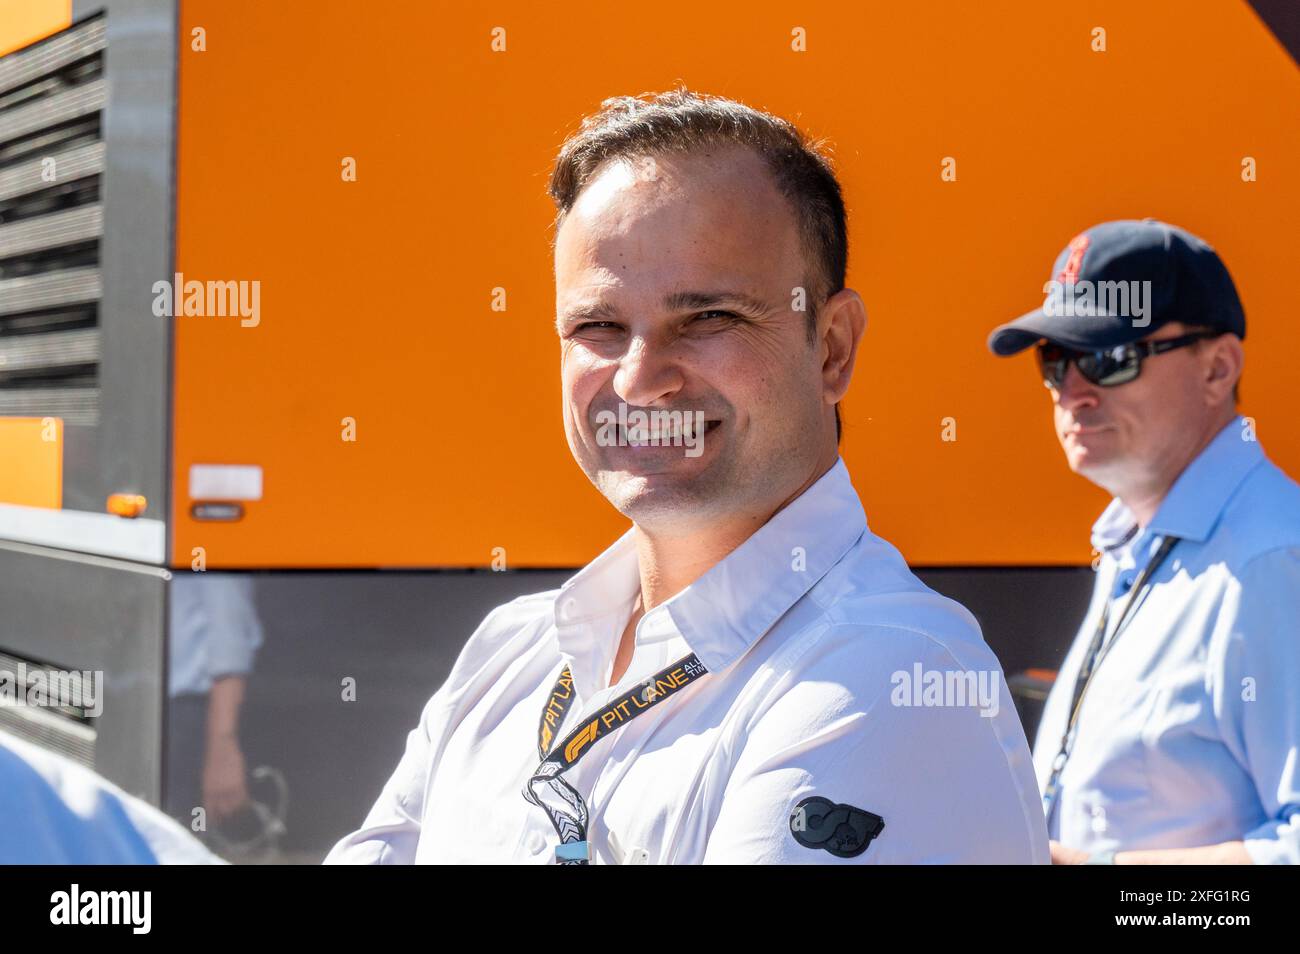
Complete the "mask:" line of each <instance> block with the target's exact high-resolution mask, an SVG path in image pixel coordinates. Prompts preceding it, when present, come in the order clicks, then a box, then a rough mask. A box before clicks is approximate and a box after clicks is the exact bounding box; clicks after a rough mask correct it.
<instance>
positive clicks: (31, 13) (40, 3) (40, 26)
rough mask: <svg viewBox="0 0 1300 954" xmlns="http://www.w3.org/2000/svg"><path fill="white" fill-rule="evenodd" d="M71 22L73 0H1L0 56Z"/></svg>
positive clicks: (33, 41)
mask: <svg viewBox="0 0 1300 954" xmlns="http://www.w3.org/2000/svg"><path fill="white" fill-rule="evenodd" d="M71 22H72V0H0V56H4V55H5V54H6V53H12V52H13V51H14V50H17V49H20V48H22V47H24V46H27V45H28V44H29V43H35V42H36V41H37V40H40V39H43V38H44V37H47V36H49V35H50V34H51V33H55V32H57V31H59V30H62V29H64V28H65V27H67V26H68V25H69V24H70V23H71Z"/></svg>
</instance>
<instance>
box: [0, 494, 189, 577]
mask: <svg viewBox="0 0 1300 954" xmlns="http://www.w3.org/2000/svg"><path fill="white" fill-rule="evenodd" d="M0 539H4V540H17V541H18V542H20V543H37V544H42V545H44V546H47V547H58V548H59V549H61V550H75V551H76V552H78V553H96V554H99V555H101V556H114V557H122V558H124V559H127V560H138V561H140V562H143V563H157V564H161V563H162V562H163V560H164V559H166V556H167V525H166V524H165V523H163V522H162V521H161V520H150V519H145V518H143V517H133V518H129V517H117V516H114V515H113V514H111V513H92V512H91V511H89V510H48V509H46V508H44V507H22V506H19V505H17V504H6V503H0Z"/></svg>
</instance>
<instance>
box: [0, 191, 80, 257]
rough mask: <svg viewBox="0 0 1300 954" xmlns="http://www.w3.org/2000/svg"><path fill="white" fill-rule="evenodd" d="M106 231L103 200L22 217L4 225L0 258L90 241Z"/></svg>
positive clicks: (0, 233)
mask: <svg viewBox="0 0 1300 954" xmlns="http://www.w3.org/2000/svg"><path fill="white" fill-rule="evenodd" d="M103 233H104V207H103V206H101V205H100V204H99V203H95V204H94V205H83V206H81V207H79V208H75V209H66V210H64V211H62V212H55V213H53V214H51V215H39V216H34V217H32V218H30V219H20V220H19V221H17V222H15V223H14V224H13V225H0V258H8V257H9V256H11V255H25V254H27V253H28V252H39V251H42V250H44V249H51V248H58V247H59V246H60V245H74V244H76V243H77V242H88V241H90V240H91V239H97V238H99V237H100V236H101V235H102V234H103Z"/></svg>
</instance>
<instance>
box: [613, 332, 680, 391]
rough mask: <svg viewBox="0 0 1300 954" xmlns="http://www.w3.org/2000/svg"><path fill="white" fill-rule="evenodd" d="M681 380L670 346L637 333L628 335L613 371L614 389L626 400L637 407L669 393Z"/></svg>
mask: <svg viewBox="0 0 1300 954" xmlns="http://www.w3.org/2000/svg"><path fill="white" fill-rule="evenodd" d="M683 383H684V379H683V376H682V371H681V367H680V366H679V365H678V363H677V361H676V359H675V357H674V355H673V354H672V349H671V348H670V347H668V346H666V345H664V344H659V343H656V342H654V341H650V340H647V339H645V338H641V337H636V338H633V339H632V341H631V343H630V344H629V346H628V349H627V351H626V352H624V354H623V357H622V359H621V360H620V361H619V363H618V371H617V372H616V373H615V375H614V391H615V392H616V393H617V394H618V396H619V397H620V398H622V399H623V401H624V402H625V403H626V404H628V405H632V406H637V407H650V406H652V405H654V404H655V403H656V402H657V401H661V400H663V399H664V398H668V397H671V396H672V395H674V394H676V393H677V392H678V391H680V390H681V388H682V384H683Z"/></svg>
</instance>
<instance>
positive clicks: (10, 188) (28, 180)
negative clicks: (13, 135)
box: [0, 142, 104, 201]
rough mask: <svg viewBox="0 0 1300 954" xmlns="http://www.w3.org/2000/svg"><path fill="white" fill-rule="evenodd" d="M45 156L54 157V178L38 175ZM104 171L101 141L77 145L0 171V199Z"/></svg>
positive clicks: (37, 190) (47, 157)
mask: <svg viewBox="0 0 1300 954" xmlns="http://www.w3.org/2000/svg"><path fill="white" fill-rule="evenodd" d="M46 159H52V160H54V175H55V181H54V182H46V181H45V180H44V179H42V178H41V172H42V171H43V170H44V168H45V165H44V164H45V160H46ZM103 171H104V144H103V143H102V142H96V143H91V144H90V145H88V146H77V147H76V148H74V149H65V150H64V151H63V152H56V153H54V154H52V155H50V156H41V157H39V158H36V159H32V160H30V161H28V162H20V163H18V164H17V165H14V166H11V167H9V168H8V169H5V170H4V171H3V172H0V201H3V200H5V199H12V198H14V197H15V196H20V195H27V194H28V193H31V192H40V191H42V190H44V189H49V188H52V187H54V186H56V185H62V184H63V183H65V182H73V181H75V180H77V179H85V178H87V177H88V176H94V175H99V174H100V173H102V172H103Z"/></svg>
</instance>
